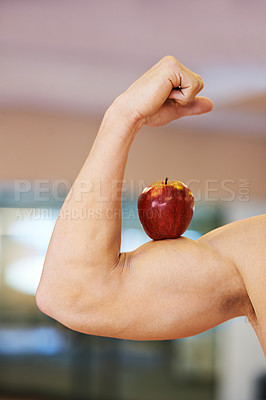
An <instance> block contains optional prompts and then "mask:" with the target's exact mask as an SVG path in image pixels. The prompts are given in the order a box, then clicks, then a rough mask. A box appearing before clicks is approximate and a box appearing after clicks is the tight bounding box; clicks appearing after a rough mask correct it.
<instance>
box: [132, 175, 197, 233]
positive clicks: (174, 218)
mask: <svg viewBox="0 0 266 400" xmlns="http://www.w3.org/2000/svg"><path fill="white" fill-rule="evenodd" d="M193 212H194V197H193V194H192V193H191V191H190V189H189V188H188V187H187V186H186V185H185V184H184V183H183V182H180V181H168V178H166V179H165V180H164V181H159V182H155V183H153V184H152V185H151V186H147V187H146V188H145V189H144V190H143V192H142V193H141V194H140V196H139V198H138V213H139V219H140V222H141V224H142V226H143V228H144V230H145V232H146V233H147V235H148V236H149V237H150V238H151V239H153V240H161V239H176V238H178V237H179V236H181V235H182V234H183V233H184V232H185V230H186V229H187V227H188V226H189V224H190V221H191V219H192V217H193Z"/></svg>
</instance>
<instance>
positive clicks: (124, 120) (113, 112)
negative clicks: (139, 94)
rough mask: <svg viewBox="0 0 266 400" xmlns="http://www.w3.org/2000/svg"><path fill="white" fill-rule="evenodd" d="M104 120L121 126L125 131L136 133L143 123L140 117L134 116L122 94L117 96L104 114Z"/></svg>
mask: <svg viewBox="0 0 266 400" xmlns="http://www.w3.org/2000/svg"><path fill="white" fill-rule="evenodd" d="M104 119H106V120H108V121H109V122H112V121H113V122H114V123H115V124H116V125H121V126H122V127H125V128H126V129H127V130H129V131H131V132H133V133H137V132H138V131H139V130H140V129H141V127H142V126H143V125H144V123H145V121H144V119H143V118H141V116H139V115H137V113H136V114H134V112H133V111H132V109H131V107H130V104H129V102H128V101H127V99H126V96H125V95H124V94H122V95H120V96H118V97H117V98H116V99H115V101H114V102H113V103H112V104H111V105H110V106H109V108H108V109H107V111H106V112H105V115H104Z"/></svg>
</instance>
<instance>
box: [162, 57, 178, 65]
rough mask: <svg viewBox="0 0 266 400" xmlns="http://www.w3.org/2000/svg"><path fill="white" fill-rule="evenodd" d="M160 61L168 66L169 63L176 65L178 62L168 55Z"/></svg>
mask: <svg viewBox="0 0 266 400" xmlns="http://www.w3.org/2000/svg"><path fill="white" fill-rule="evenodd" d="M162 60H163V62H164V63H165V64H169V63H173V64H178V61H177V59H176V58H175V57H174V56H169V55H168V56H165V57H163V59H162Z"/></svg>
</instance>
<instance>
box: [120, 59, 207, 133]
mask: <svg viewBox="0 0 266 400" xmlns="http://www.w3.org/2000/svg"><path fill="white" fill-rule="evenodd" d="M203 86H204V84H203V82H202V79H201V77H200V76H199V75H198V74H196V73H194V72H192V71H190V70H189V69H188V68H186V67H185V66H184V65H182V64H181V63H180V62H179V61H177V60H176V59H175V58H174V57H172V56H167V57H164V58H162V59H161V60H160V61H159V62H158V63H157V64H155V65H154V66H153V67H152V68H151V69H150V70H148V71H147V72H146V73H145V74H144V75H143V76H141V77H140V78H139V79H138V80H137V81H136V82H134V83H133V85H131V86H130V87H129V88H128V89H127V90H126V91H125V92H124V93H123V94H122V95H121V96H119V97H118V98H117V99H116V101H115V102H114V104H115V105H116V106H118V107H120V109H121V111H122V112H123V114H124V116H126V117H127V118H128V120H129V121H133V122H138V123H140V124H146V125H149V126H161V125H165V124H167V123H168V122H170V121H172V120H174V119H178V118H180V117H183V116H185V115H194V114H202V113H205V112H208V111H211V109H212V102H211V100H209V99H207V98H205V97H197V98H196V95H197V94H198V93H199V92H200V91H201V90H202V88H203Z"/></svg>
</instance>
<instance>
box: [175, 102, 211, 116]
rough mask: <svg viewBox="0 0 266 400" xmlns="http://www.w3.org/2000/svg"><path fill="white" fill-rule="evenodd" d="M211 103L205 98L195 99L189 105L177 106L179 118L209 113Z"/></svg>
mask: <svg viewBox="0 0 266 400" xmlns="http://www.w3.org/2000/svg"><path fill="white" fill-rule="evenodd" d="M212 109H213V103H212V101H211V100H210V99H208V98H207V97H196V98H195V99H194V100H193V101H192V102H191V103H189V104H186V105H180V106H179V113H180V117H185V116H187V115H199V114H205V113H208V112H210V111H211V110H212Z"/></svg>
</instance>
